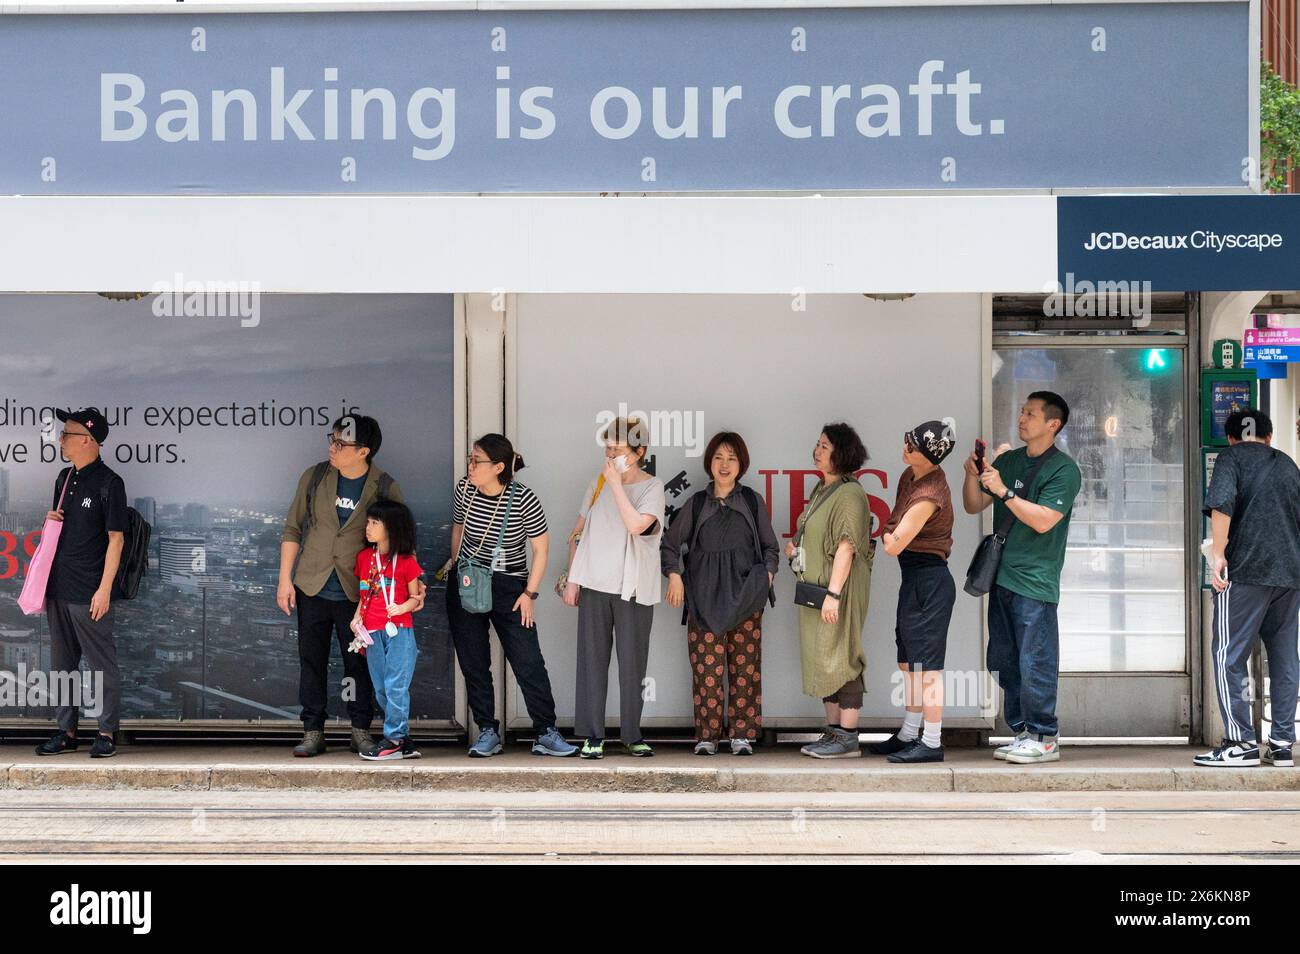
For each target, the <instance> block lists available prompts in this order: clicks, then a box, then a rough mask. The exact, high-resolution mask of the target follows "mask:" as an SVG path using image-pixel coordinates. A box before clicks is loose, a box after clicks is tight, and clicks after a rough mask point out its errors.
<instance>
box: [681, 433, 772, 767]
mask: <svg viewBox="0 0 1300 954" xmlns="http://www.w3.org/2000/svg"><path fill="white" fill-rule="evenodd" d="M704 460H705V465H706V467H707V468H708V471H709V475H710V476H711V477H712V478H713V479H712V480H711V481H710V482H709V486H708V487H707V488H706V489H705V490H701V491H699V492H698V493H696V494H695V495H694V496H692V497H691V499H690V500H689V501H688V502H687V503H686V505H685V506H683V507H682V509H681V510H679V511H678V512H677V516H676V517H675V518H674V519H673V522H672V525H671V526H670V527H669V528H668V532H667V533H665V534H664V539H663V543H662V545H661V547H660V558H661V562H662V564H663V571H664V574H665V575H666V576H667V577H668V593H667V597H666V598H667V600H668V603H669V604H670V605H672V606H681V605H682V604H683V603H685V604H686V612H685V613H684V617H685V620H684V621H685V623H686V633H687V646H688V649H689V652H690V660H691V679H692V681H693V683H694V692H693V694H692V703H693V706H692V709H693V712H694V716H695V739H696V743H695V754H696V755H714V754H716V753H717V751H718V739H720V738H724V737H725V738H728V739H730V741H731V752H732V754H733V755H752V754H753V751H754V749H753V744H754V740H755V739H757V738H758V733H759V731H760V730H761V729H762V723H763V698H762V686H763V675H762V668H761V666H760V660H761V658H762V635H763V602H764V600H767V599H770V598H771V592H772V589H771V588H772V578H773V577H774V576H775V575H776V571H777V567H778V565H779V557H780V549H779V548H778V546H777V542H776V534H775V533H774V532H773V530H772V521H771V519H769V517H768V515H767V507H766V505H765V504H764V503H763V500H762V498H760V497H759V496H758V494H756V493H755V492H754V491H753V490H751V489H750V488H748V487H745V486H742V485H741V484H740V483H739V481H740V478H741V477H743V476H744V475H745V471H746V470H748V468H749V450H748V448H747V447H746V446H745V441H744V440H743V439H742V438H741V436H740V435H739V434H734V433H730V432H723V433H720V434H715V435H714V436H713V439H712V440H711V441H709V445H708V448H707V449H706V450H705V452H704ZM683 547H686V548H687V553H686V556H685V558H684V559H683V556H682V548H683Z"/></svg>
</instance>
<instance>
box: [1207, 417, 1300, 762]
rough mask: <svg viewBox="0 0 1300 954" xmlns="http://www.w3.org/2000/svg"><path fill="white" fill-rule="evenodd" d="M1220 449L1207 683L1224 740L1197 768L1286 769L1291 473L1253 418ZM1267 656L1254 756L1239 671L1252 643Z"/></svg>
mask: <svg viewBox="0 0 1300 954" xmlns="http://www.w3.org/2000/svg"><path fill="white" fill-rule="evenodd" d="M1225 430H1226V431H1227V435H1228V447H1227V449H1226V450H1222V451H1220V452H1219V456H1218V457H1217V458H1216V459H1215V462H1214V477H1213V479H1212V480H1211V481H1210V489H1209V490H1208V491H1207V492H1206V494H1205V514H1206V515H1207V516H1208V517H1209V518H1210V528H1211V533H1212V541H1213V542H1212V543H1211V550H1210V557H1209V558H1210V570H1211V571H1212V574H1213V575H1212V577H1211V581H1210V582H1211V583H1212V584H1213V586H1214V683H1215V690H1216V692H1217V693H1218V697H1219V713H1220V715H1222V716H1223V730H1224V733H1225V738H1224V740H1223V742H1222V744H1220V745H1219V747H1218V748H1216V749H1214V750H1212V751H1210V752H1206V753H1205V754H1204V755H1198V756H1197V757H1196V758H1195V759H1193V761H1194V762H1195V763H1196V764H1197V765H1204V766H1211V767H1222V766H1229V767H1232V766H1247V765H1258V764H1259V762H1260V757H1261V755H1262V756H1263V759H1264V761H1266V762H1272V763H1273V764H1274V765H1284V766H1285V765H1292V764H1293V761H1292V756H1291V749H1292V747H1293V746H1294V745H1295V713H1296V693H1297V677H1298V676H1300V653H1298V652H1297V646H1296V628H1297V625H1298V623H1297V620H1300V470H1297V468H1296V465H1295V461H1293V460H1292V459H1291V458H1290V457H1288V456H1287V455H1286V454H1284V453H1282V452H1281V451H1279V450H1275V449H1274V448H1273V447H1272V446H1271V445H1272V443H1273V422H1272V421H1270V420H1269V419H1268V415H1266V414H1265V413H1264V412H1263V411H1254V410H1247V411H1237V412H1235V413H1233V414H1231V415H1229V417H1228V420H1227V422H1226V424H1225ZM1260 639H1262V640H1263V641H1264V648H1265V650H1267V652H1268V672H1269V682H1270V686H1271V689H1272V692H1271V693H1270V695H1271V698H1272V725H1271V726H1270V727H1269V733H1268V740H1267V741H1266V742H1265V744H1264V746H1263V751H1262V752H1261V749H1260V745H1259V743H1258V741H1257V740H1256V738H1255V725H1254V722H1253V721H1252V719H1251V714H1250V701H1251V696H1252V693H1251V691H1250V676H1249V672H1248V670H1247V664H1248V663H1249V661H1250V656H1251V653H1252V652H1254V650H1255V644H1256V642H1257V641H1258V640H1260Z"/></svg>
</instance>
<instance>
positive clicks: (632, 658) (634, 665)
mask: <svg viewBox="0 0 1300 954" xmlns="http://www.w3.org/2000/svg"><path fill="white" fill-rule="evenodd" d="M654 618H655V608H654V607H653V606H642V605H641V604H640V603H637V602H636V601H635V600H625V599H621V598H620V597H619V596H618V594H617V593H602V592H601V591H599V590H589V589H586V588H585V587H584V588H583V589H582V590H581V591H580V592H579V594H578V686H577V692H576V699H575V700H574V704H575V707H574V708H575V715H574V731H575V732H576V733H577V734H578V735H580V736H582V737H583V738H597V739H603V738H604V737H605V699H606V696H607V695H608V692H609V654H610V650H611V648H614V649H617V651H618V701H619V707H618V711H619V723H618V727H619V738H620V739H622V741H624V742H627V743H631V742H639V741H641V708H642V706H643V705H644V702H645V699H644V697H643V695H642V692H643V690H644V682H645V674H646V667H647V665H648V664H649V661H650V627H651V626H652V625H653V624H654Z"/></svg>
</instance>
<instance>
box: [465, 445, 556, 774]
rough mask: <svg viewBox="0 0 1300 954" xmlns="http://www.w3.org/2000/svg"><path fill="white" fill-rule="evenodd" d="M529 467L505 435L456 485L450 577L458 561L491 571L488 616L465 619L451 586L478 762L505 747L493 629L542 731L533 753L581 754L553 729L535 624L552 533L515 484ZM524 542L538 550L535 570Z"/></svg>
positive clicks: (529, 495)
mask: <svg viewBox="0 0 1300 954" xmlns="http://www.w3.org/2000/svg"><path fill="white" fill-rule="evenodd" d="M523 466H524V459H523V458H522V457H520V456H519V455H518V454H517V453H515V449H514V447H513V446H512V445H511V443H510V441H509V440H508V439H506V438H505V437H503V436H502V435H500V434H485V435H483V436H482V437H481V438H479V439H478V440H477V441H475V442H474V447H473V450H472V451H471V453H470V455H469V468H468V470H469V473H468V475H467V476H466V477H463V478H461V480H460V481H458V482H457V484H456V496H455V503H454V505H453V507H452V514H451V521H452V524H451V552H452V558H451V559H450V560H448V561H447V564H446V566H444V567H443V570H444V572H449V571H451V570H452V569H453V568H454V567H455V565H456V560H457V559H458V558H459V557H465V558H472V559H474V560H475V562H478V563H479V564H480V565H486V564H488V563H490V564H491V566H492V608H491V609H490V610H489V611H488V612H486V613H470V612H467V611H466V610H465V608H464V607H463V606H462V605H461V601H460V590H459V587H457V586H456V585H455V581H454V578H453V580H452V581H451V582H449V583H448V585H447V620H448V622H449V623H450V625H451V638H452V643H453V644H454V645H455V647H456V659H457V661H458V662H459V663H460V671H461V674H462V675H463V676H464V677H465V691H466V693H467V694H468V695H469V705H470V710H471V711H472V712H473V713H474V721H475V723H476V724H477V725H478V728H479V737H478V740H477V741H475V743H474V744H473V745H472V746H471V747H470V750H469V754H470V755H471V756H473V757H476V758H486V757H487V756H490V755H496V754H497V753H498V752H500V751H501V748H502V745H501V724H500V723H499V722H498V721H497V719H496V692H495V690H494V688H493V685H492V650H491V645H490V643H489V638H488V626H489V624H491V628H492V629H495V630H496V634H497V638H498V639H499V640H501V648H502V650H503V651H504V652H505V656H506V660H507V661H508V662H509V663H510V668H511V669H512V670H513V671H514V674H515V681H516V682H518V683H519V688H520V689H521V690H522V691H523V694H524V703H525V704H526V705H527V707H528V715H529V716H530V717H531V718H532V720H533V726H534V728H535V729H536V730H537V741H536V742H534V743H533V754H534V755H558V756H566V755H572V754H573V753H574V752H576V751H577V749H576V748H575V747H574V746H572V745H570V744H569V743H568V742H566V741H565V740H564V737H563V736H561V735H560V733H559V732H558V731H557V730H556V728H555V698H554V696H553V695H552V693H551V680H550V677H549V676H548V675H547V673H546V661H545V660H544V659H543V658H542V650H541V646H540V645H539V644H538V641H537V626H536V624H535V623H534V621H533V603H534V601H535V600H536V599H537V588H538V586H540V585H541V580H542V576H543V574H545V572H546V555H547V548H548V541H549V534H548V533H547V530H546V513H545V512H544V511H543V510H542V505H541V503H540V502H539V501H538V499H537V495H536V494H534V493H533V492H532V490H530V489H529V488H527V487H525V486H524V485H523V484H520V483H516V482H515V481H514V475H515V471H517V470H519V469H520V468H522V467H523ZM503 527H504V529H503ZM498 540H499V541H500V544H499V546H498ZM525 542H526V543H527V545H528V548H529V549H531V550H532V557H533V558H532V568H531V571H530V569H529V566H528V557H527V554H526V553H525Z"/></svg>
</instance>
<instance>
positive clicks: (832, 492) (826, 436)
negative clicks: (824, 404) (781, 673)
mask: <svg viewBox="0 0 1300 954" xmlns="http://www.w3.org/2000/svg"><path fill="white" fill-rule="evenodd" d="M866 459H867V449H866V448H865V447H864V446H863V445H862V440H861V439H860V438H859V437H858V435H857V432H856V431H854V430H853V428H852V427H850V426H849V425H848V424H842V423H841V424H827V425H826V427H824V428H823V429H822V433H821V435H820V436H819V437H818V439H817V446H816V447H815V448H814V449H813V462H814V463H815V464H816V466H817V469H818V470H820V471H821V473H822V480H821V482H820V483H819V484H818V485H817V487H816V489H815V490H814V491H813V494H812V497H811V498H810V499H809V501H808V505H807V506H806V507H805V508H804V512H803V514H802V515H800V517H799V523H798V532H796V535H795V539H794V540H792V541H791V542H790V543H789V544H788V545H787V546H786V555H787V556H790V557H794V556H795V552H796V543H795V541H796V540H797V541H798V546H799V547H801V548H802V552H803V560H804V571H803V574H802V576H801V579H802V580H803V581H804V582H805V583H813V584H816V585H818V586H824V587H826V588H827V590H828V593H827V595H826V598H825V599H824V600H823V601H822V606H821V609H820V610H816V609H811V608H809V607H806V606H799V607H797V608H796V611H797V612H798V614H799V644H800V647H799V658H800V663H801V664H802V667H803V690H804V692H806V693H807V694H808V695H810V696H816V697H817V698H819V699H821V700H822V702H824V703H825V705H826V730H825V731H824V732H823V734H822V737H821V738H820V739H818V740H817V741H816V742H813V743H811V744H810V745H805V746H804V747H803V748H802V749H801V750H800V751H802V752H803V753H804V754H805V755H810V756H812V757H813V758H823V759H826V758H854V757H856V756H859V755H861V749H860V748H859V747H858V715H859V713H860V712H861V709H862V692H863V681H862V677H863V672H864V671H865V669H866V665H867V661H866V656H865V655H864V654H863V651H862V628H863V626H864V625H865V623H866V620H867V605H868V601H869V598H870V591H871V564H872V559H873V557H874V555H875V541H873V540H872V539H871V510H870V508H869V506H868V505H867V496H866V493H865V492H864V491H863V489H862V486H861V485H860V484H859V483H858V482H857V479H856V478H855V477H854V473H855V472H856V471H857V470H858V468H860V467H861V466H862V464H863V463H864V462H865V461H866ZM796 565H797V561H796Z"/></svg>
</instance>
